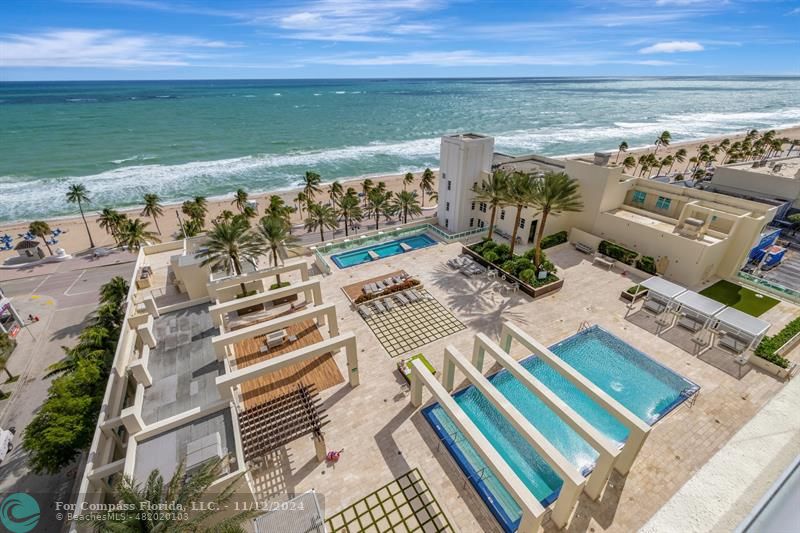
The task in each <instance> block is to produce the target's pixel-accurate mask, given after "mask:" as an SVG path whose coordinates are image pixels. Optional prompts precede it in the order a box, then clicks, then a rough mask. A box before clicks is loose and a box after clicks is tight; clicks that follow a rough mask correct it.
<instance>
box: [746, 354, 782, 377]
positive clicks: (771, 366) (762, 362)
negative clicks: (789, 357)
mask: <svg viewBox="0 0 800 533" xmlns="http://www.w3.org/2000/svg"><path fill="white" fill-rule="evenodd" d="M750 364H751V365H753V366H754V367H756V368H760V369H761V370H763V371H764V372H766V373H767V374H772V375H773V376H775V377H776V378H778V379H787V378H788V377H789V374H790V373H791V372H792V367H791V366H790V367H789V368H781V367H779V366H778V365H776V364H775V363H772V362H770V361H767V360H766V359H764V358H763V357H759V356H757V355H755V354H753V355H751V356H750Z"/></svg>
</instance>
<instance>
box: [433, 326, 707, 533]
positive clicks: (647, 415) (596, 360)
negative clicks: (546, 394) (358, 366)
mask: <svg viewBox="0 0 800 533" xmlns="http://www.w3.org/2000/svg"><path fill="white" fill-rule="evenodd" d="M550 349H551V350H552V351H553V353H555V354H556V355H557V356H558V357H560V358H561V359H563V360H564V361H565V362H567V363H568V364H570V365H571V366H572V367H573V368H575V369H576V370H578V371H579V372H580V373H581V374H583V375H584V376H585V377H586V378H588V379H589V380H590V381H592V382H593V383H594V384H595V385H597V386H598V387H599V388H600V389H602V390H603V391H605V392H606V393H608V394H609V395H610V396H611V397H613V398H614V399H615V400H617V401H618V402H620V403H621V404H622V405H624V406H625V407H627V408H628V409H629V410H631V411H632V412H633V413H634V414H636V415H637V416H639V417H640V418H641V419H642V420H644V421H645V422H647V423H648V424H650V425H653V424H655V423H656V422H657V421H658V420H659V419H661V418H662V417H664V416H665V415H666V414H667V413H669V412H670V411H672V410H673V409H675V408H676V407H677V406H678V405H680V404H681V403H682V402H684V401H686V400H687V399H688V398H690V397H691V396H692V395H693V394H694V393H696V392H697V391H698V390H699V387H698V386H697V385H696V384H694V383H692V382H691V381H689V380H688V379H686V378H684V377H682V376H680V375H678V374H676V373H675V372H673V371H672V370H670V369H668V368H666V367H664V366H662V365H661V364H659V363H657V362H656V361H654V360H653V359H651V358H649V357H648V356H646V355H645V354H643V353H642V352H640V351H638V350H637V349H635V348H633V347H632V346H630V345H629V344H627V343H625V342H624V341H622V340H620V339H619V338H617V337H615V336H614V335H612V334H611V333H608V332H607V331H605V330H603V329H602V328H600V327H598V326H592V327H591V328H588V329H586V330H584V331H582V332H580V333H577V334H576V335H573V336H572V337H569V338H567V339H565V340H563V341H561V342H559V343H558V344H556V345H554V346H551V347H550ZM520 363H521V364H522V366H523V367H524V368H525V369H526V370H528V371H529V372H530V373H531V374H533V375H534V376H536V378H537V379H539V381H541V382H542V383H543V384H544V385H546V386H547V387H548V388H549V389H550V390H552V391H553V392H554V393H555V394H557V395H558V396H559V397H561V398H562V399H563V400H564V401H566V402H567V403H568V404H569V405H570V406H571V407H572V408H573V409H575V411H577V412H578V413H579V414H580V415H581V416H582V417H584V418H585V419H586V420H587V421H588V422H589V423H591V424H592V425H594V426H595V427H597V428H598V429H599V430H600V431H601V432H602V433H604V434H605V435H606V436H607V437H609V438H610V439H611V440H613V441H614V442H616V443H618V444H619V445H620V446H622V444H623V443H624V442H625V440H626V439H627V436H628V434H627V429H626V428H625V427H624V426H623V425H622V424H620V423H619V422H618V421H617V420H616V419H615V418H614V417H613V416H611V415H610V414H609V413H607V412H606V411H605V410H604V409H603V408H602V407H601V406H600V405H598V404H597V403H595V402H594V400H592V399H591V398H589V397H588V396H586V395H585V394H584V393H583V392H581V391H580V390H578V389H577V388H576V387H575V386H573V385H572V384H571V383H570V382H569V381H567V380H566V379H564V378H563V377H561V375H560V374H558V373H557V372H556V371H555V370H553V369H551V368H550V366H548V365H547V364H546V363H545V362H543V361H542V360H540V359H538V358H536V357H534V356H531V357H528V358H527V359H524V360H522V361H520ZM489 380H490V381H491V382H492V384H493V385H494V386H495V387H496V388H497V389H498V390H499V391H500V392H501V393H502V394H503V395H504V396H505V397H506V398H507V399H508V400H509V401H510V402H511V403H512V404H513V405H514V406H515V407H516V408H517V409H518V410H519V411H520V412H521V413H522V414H523V416H525V418H527V419H528V420H529V421H530V422H531V423H532V424H533V425H534V426H535V427H536V428H537V429H538V430H539V431H540V432H541V433H542V434H543V435H544V436H545V437H546V438H547V439H548V440H549V441H550V442H552V443H553V445H554V446H556V447H557V448H558V449H559V451H560V452H561V453H562V454H563V455H564V457H566V458H567V460H569V461H570V462H571V463H572V464H573V465H575V467H577V468H578V470H580V471H581V472H582V473H583V474H584V475H585V476H588V475H589V473H590V472H591V471H592V468H593V467H594V463H595V461H596V459H597V452H595V450H594V449H593V448H592V447H591V446H590V445H589V444H588V443H587V442H586V441H584V440H583V439H582V438H581V437H580V436H579V435H578V434H577V433H576V432H575V431H574V430H573V429H572V428H570V427H569V426H568V425H567V424H566V423H564V422H563V421H562V420H561V419H560V418H559V417H558V415H556V414H555V412H553V411H551V410H550V409H549V408H548V407H547V406H546V405H545V404H544V403H543V402H542V401H541V400H539V398H538V397H537V396H535V395H533V394H531V393H530V392H529V391H528V389H526V388H525V386H524V385H523V384H522V383H520V382H519V381H517V380H516V379H515V378H514V377H513V376H512V375H511V374H509V373H508V372H506V371H505V370H501V371H500V372H498V373H496V374H494V375H492V376H491V377H490V378H489ZM453 397H454V399H455V401H456V403H458V404H459V405H460V406H461V408H462V409H463V410H464V411H465V412H466V413H467V415H468V416H469V417H470V418H471V419H472V421H473V422H474V423H475V425H476V426H477V427H478V428H479V429H480V431H481V433H483V435H484V436H485V437H486V438H487V440H488V441H489V442H490V443H491V444H492V446H494V448H495V449H496V450H497V451H498V452H499V453H500V455H501V456H502V457H503V459H504V460H505V461H506V462H507V463H508V465H509V466H510V467H511V468H512V469H513V470H514V471H515V472H516V473H517V475H518V476H519V477H520V479H521V480H522V481H523V482H524V483H525V484H526V485H527V486H528V488H529V489H530V490H531V492H532V493H533V495H534V496H536V497H537V498H538V499H539V501H540V502H541V503H542V505H544V506H547V505H549V504H550V503H552V502H553V501H554V500H555V499H556V497H557V496H558V493H559V491H560V490H561V484H562V481H561V479H560V478H559V477H558V475H557V474H556V473H555V472H554V471H553V470H552V468H550V466H549V465H548V464H547V462H546V461H545V460H544V459H543V458H542V457H540V456H539V455H538V453H537V452H536V451H535V450H534V449H533V448H532V447H531V446H530V445H529V444H528V443H527V441H526V440H525V439H524V437H522V436H521V435H519V434H518V433H517V432H516V431H515V430H514V428H513V427H512V426H511V425H510V424H508V422H506V420H505V418H504V417H503V415H502V414H501V413H500V412H499V411H497V410H496V409H495V408H494V407H493V406H492V404H491V403H490V402H489V401H488V400H487V399H486V398H485V397H484V396H483V395H482V394H481V393H480V392H479V391H478V390H477V389H476V388H475V387H473V386H469V387H466V388H465V389H463V390H461V391H459V392H457V393H456V394H455V395H454V396H453ZM423 415H424V416H425V418H426V419H427V420H428V422H429V423H430V424H431V426H432V427H433V429H434V431H435V432H436V433H437V435H438V436H439V438H440V439H442V441H443V443H444V444H445V446H446V447H447V449H448V450H449V451H450V453H451V454H452V455H453V457H454V458H455V460H456V462H458V464H459V466H460V467H461V469H462V470H463V472H464V473H465V475H466V476H467V477H468V478H469V479H470V482H471V483H472V485H473V486H474V487H475V489H476V490H477V491H478V493H479V494H480V496H481V498H483V500H484V501H485V502H486V505H487V506H488V507H489V509H490V510H491V511H492V514H494V516H495V517H496V518H497V520H498V521H499V522H500V525H501V526H502V527H503V529H504V530H506V531H514V530H516V527H517V525H518V523H519V520H520V517H521V515H522V511H521V509H520V507H519V506H518V505H517V503H516V502H515V501H514V499H513V498H512V497H511V495H510V494H509V493H508V492H507V491H506V490H505V488H504V487H503V486H502V484H501V483H500V482H499V481H498V480H497V479H495V478H494V476H493V475H492V473H491V471H490V470H489V468H488V467H486V465H485V464H484V462H483V461H482V460H481V458H480V456H478V454H477V452H475V450H474V449H473V448H472V446H471V445H470V444H469V442H468V441H467V440H466V438H465V437H464V436H463V435H462V434H461V432H460V431H459V430H458V428H457V427H456V426H455V425H454V424H453V422H452V421H451V420H450V418H449V417H448V416H447V414H446V413H445V412H444V410H443V409H442V408H441V407H440V406H439V404H438V403H437V404H434V405H431V406H429V407H426V408H425V409H424V410H423Z"/></svg>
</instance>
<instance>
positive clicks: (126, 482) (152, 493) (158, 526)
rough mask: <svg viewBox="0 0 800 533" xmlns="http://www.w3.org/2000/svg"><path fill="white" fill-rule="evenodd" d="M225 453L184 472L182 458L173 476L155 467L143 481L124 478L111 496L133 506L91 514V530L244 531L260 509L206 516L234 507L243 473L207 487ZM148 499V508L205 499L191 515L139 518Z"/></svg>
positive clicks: (220, 470) (141, 532) (131, 532)
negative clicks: (222, 485)
mask: <svg viewBox="0 0 800 533" xmlns="http://www.w3.org/2000/svg"><path fill="white" fill-rule="evenodd" d="M226 461H228V458H227V457H222V458H219V459H217V460H215V461H210V462H206V463H204V464H203V465H202V466H200V467H199V468H198V469H197V470H196V471H195V472H193V473H191V474H187V472H186V465H185V462H184V461H181V462H180V464H179V465H178V468H177V469H176V470H175V473H174V474H173V475H172V479H170V480H169V481H167V482H165V481H164V479H163V477H162V476H161V473H160V472H159V471H158V470H153V471H152V472H150V475H149V476H148V477H147V481H145V483H144V484H139V483H137V482H136V481H135V480H134V479H133V478H131V477H130V476H127V475H126V476H123V478H122V479H121V480H120V481H119V483H117V484H116V485H115V486H114V500H115V501H117V502H119V503H120V504H123V505H122V506H121V507H123V506H124V507H129V508H130V509H135V510H133V511H120V512H115V513H107V514H106V513H103V514H101V513H97V514H96V516H95V517H93V518H92V521H93V522H94V530H95V531H100V532H106V531H108V532H115V533H118V532H124V533H128V532H129V533H145V532H157V531H158V532H160V531H174V532H176V533H190V532H191V533H193V532H196V531H212V530H213V531H219V532H225V533H233V532H235V531H236V532H238V531H244V528H242V526H241V524H242V523H243V522H246V521H248V520H251V519H253V518H255V517H256V516H257V515H259V514H260V513H261V511H256V510H247V511H240V512H236V513H234V514H232V515H231V516H229V517H227V518H225V519H223V520H221V521H215V522H214V524H213V525H211V524H209V523H208V521H209V519H212V518H213V519H216V518H217V516H216V515H218V514H219V512H220V511H219V510H220V509H226V508H233V505H229V503H228V502H230V501H231V498H233V496H234V495H235V494H236V488H237V487H238V485H239V482H240V480H241V477H242V476H243V475H244V473H242V474H240V475H238V476H236V477H234V478H233V479H232V480H230V482H229V483H228V485H226V486H225V488H224V489H223V490H222V491H219V490H209V488H210V487H211V485H212V484H213V483H214V482H215V481H217V480H218V479H219V478H220V476H221V475H222V474H223V468H224V465H225V464H226ZM144 502H147V505H148V506H149V508H150V509H174V508H178V509H180V508H183V509H191V506H192V503H193V502H207V503H206V504H205V505H204V506H203V507H202V510H199V511H194V510H192V512H191V514H190V516H191V517H190V518H189V519H187V520H185V521H176V520H175V519H174V518H173V517H172V516H171V515H170V513H152V514H151V516H148V517H147V518H146V519H143V518H141V515H140V512H139V511H138V510H139V509H142V508H144V506H143V503H144Z"/></svg>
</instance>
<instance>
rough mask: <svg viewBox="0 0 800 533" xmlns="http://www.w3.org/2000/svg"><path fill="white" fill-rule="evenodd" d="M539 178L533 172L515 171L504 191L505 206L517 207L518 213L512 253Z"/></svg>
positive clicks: (512, 239) (515, 219)
mask: <svg viewBox="0 0 800 533" xmlns="http://www.w3.org/2000/svg"><path fill="white" fill-rule="evenodd" d="M537 179H538V178H536V177H535V176H534V175H533V174H525V173H524V172H514V173H513V174H511V175H510V176H508V180H507V182H506V187H505V190H504V193H503V204H502V205H503V206H504V207H506V206H508V207H515V208H516V209H517V214H516V216H515V217H514V230H513V232H512V234H511V255H512V256H513V255H514V247H515V246H516V244H517V231H518V230H519V223H520V220H521V219H522V209H523V208H525V207H528V206H529V205H531V201H532V193H533V189H534V184H535V182H536V180H537Z"/></svg>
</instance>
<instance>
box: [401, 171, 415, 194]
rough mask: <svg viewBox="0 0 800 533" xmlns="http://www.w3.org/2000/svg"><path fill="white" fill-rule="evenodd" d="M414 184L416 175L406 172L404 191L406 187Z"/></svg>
mask: <svg viewBox="0 0 800 533" xmlns="http://www.w3.org/2000/svg"><path fill="white" fill-rule="evenodd" d="M412 183H414V174H412V173H411V172H406V175H405V176H403V190H406V186H408V185H411V184H412Z"/></svg>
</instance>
